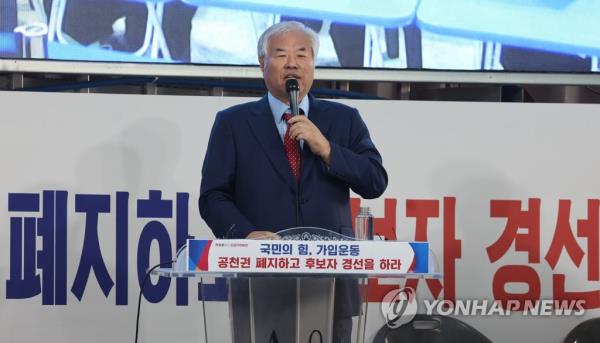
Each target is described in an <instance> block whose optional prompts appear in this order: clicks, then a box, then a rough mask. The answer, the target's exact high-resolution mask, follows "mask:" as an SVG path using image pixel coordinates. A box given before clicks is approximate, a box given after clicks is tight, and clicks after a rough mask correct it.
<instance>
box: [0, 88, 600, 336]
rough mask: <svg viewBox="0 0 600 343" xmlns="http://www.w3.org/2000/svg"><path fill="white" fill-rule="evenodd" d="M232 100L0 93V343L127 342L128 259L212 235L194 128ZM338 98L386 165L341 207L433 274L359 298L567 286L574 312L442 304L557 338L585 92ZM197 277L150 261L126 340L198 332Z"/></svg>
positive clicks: (597, 181) (169, 252)
mask: <svg viewBox="0 0 600 343" xmlns="http://www.w3.org/2000/svg"><path fill="white" fill-rule="evenodd" d="M248 100H249V99H247V98H244V99H241V98H218V97H186V96H142V95H101V94H72V93H70V94H66V93H65V94H28V93H17V92H0V101H1V103H2V109H3V111H2V116H1V117H0V143H1V146H2V156H3V164H2V166H3V168H2V178H1V179H0V185H1V186H0V189H2V191H3V195H2V196H1V197H0V208H1V209H2V211H1V212H0V223H2V224H1V225H2V228H3V229H2V230H0V242H1V243H0V251H2V255H1V256H2V258H0V276H1V278H2V282H0V299H1V300H0V302H1V305H0V330H1V331H2V334H1V336H0V337H1V338H0V341H3V342H11V343H12V342H14V343H21V342H23V343H25V342H27V343H29V342H38V341H40V340H42V339H43V340H46V341H57V342H58V341H61V342H79V341H86V342H90V343H96V342H97V343H100V342H107V341H116V342H123V341H125V342H127V341H133V336H134V329H135V311H136V301H137V295H138V291H139V284H140V282H141V280H142V279H143V276H144V275H143V274H144V272H145V270H146V269H147V268H148V267H149V266H152V265H154V264H156V263H159V262H164V261H169V260H171V259H172V258H173V257H174V256H175V252H176V251H177V248H178V247H179V246H180V245H181V244H183V243H184V242H185V240H186V239H187V238H188V235H191V236H194V237H195V238H206V239H211V238H213V236H212V235H211V233H210V231H209V230H208V228H207V226H206V224H205V223H204V222H203V221H202V219H201V218H200V216H199V213H198V209H197V205H196V204H197V199H198V189H199V184H200V177H201V168H202V160H203V157H204V152H205V148H206V144H207V141H208V136H209V133H210V129H211V126H212V123H213V120H214V115H215V113H216V112H217V111H218V110H220V109H223V108H225V107H228V106H231V105H233V104H237V103H240V102H244V101H248ZM344 102H346V103H349V104H351V105H352V106H355V107H357V108H358V109H359V110H360V111H361V114H362V115H363V118H364V120H365V122H366V123H367V125H368V127H369V129H370V132H371V135H372V138H373V140H374V141H375V144H376V145H377V146H378V148H379V149H380V152H381V154H382V156H383V162H384V166H385V167H386V169H387V171H388V174H389V185H388V188H387V190H386V192H385V194H384V196H383V197H382V198H380V199H376V200H368V201H366V200H359V199H357V198H354V199H353V200H352V208H353V211H354V212H355V213H358V206H360V205H367V206H370V207H371V208H372V210H373V214H374V216H375V217H376V218H375V234H376V236H378V237H379V238H380V239H381V238H387V239H392V240H394V239H397V240H403V241H414V240H428V241H429V242H430V244H431V248H432V250H433V251H434V252H435V254H436V256H437V261H438V263H439V266H440V270H441V271H442V272H443V275H444V276H443V279H442V280H431V281H429V282H425V280H390V279H380V280H378V281H377V280H371V282H370V286H369V299H370V300H371V301H372V302H379V301H381V299H382V298H383V297H384V296H385V294H387V293H388V292H389V291H390V290H393V289H397V288H398V287H399V286H402V287H416V288H417V291H418V292H417V293H418V298H419V299H420V301H425V300H433V299H438V300H444V299H446V300H451V301H460V300H474V299H485V300H490V301H495V300H497V301H509V300H517V301H519V302H520V301H525V300H536V299H539V300H562V299H576V300H583V301H584V302H585V306H584V307H585V309H584V311H583V312H584V313H583V315H580V316H575V315H573V316H564V315H563V316H557V315H548V316H526V315H524V314H523V313H521V312H520V311H515V310H513V311H512V312H511V314H510V315H509V316H504V317H502V318H500V317H499V316H498V315H494V314H491V315H487V313H486V314H485V315H477V316H471V315H457V316H454V315H453V313H450V314H451V315H453V316H454V317H455V318H458V319H460V320H462V321H464V322H466V323H468V324H469V325H471V326H473V327H474V328H475V329H477V330H479V331H480V332H482V333H483V334H484V335H485V336H487V337H488V338H489V339H491V340H492V341H493V342H496V343H498V342H499V343H502V342H507V343H508V342H555V343H558V342H561V341H562V339H563V338H564V337H565V336H566V334H567V333H568V332H569V331H570V330H571V329H572V328H574V327H575V326H576V325H577V324H578V323H580V322H582V321H584V320H586V319H588V318H593V317H598V316H599V315H600V310H599V308H600V281H598V280H599V277H598V274H599V266H598V261H599V257H598V240H599V238H598V237H599V235H598V231H599V229H598V211H599V207H600V205H599V200H598V199H600V194H599V193H600V191H599V190H600V178H599V177H598V175H600V160H599V159H598V158H597V155H598V153H597V147H598V146H599V139H598V137H599V135H598V128H599V127H600V116H599V115H598V113H599V109H600V107H599V106H598V105H567V104H495V103H440V102H401V101H344ZM82 251H85V253H84V254H82ZM199 282H200V280H198V279H189V280H186V279H167V278H160V279H159V278H156V277H152V279H151V284H148V285H147V287H146V289H145V292H144V298H143V304H142V313H141V326H140V339H141V341H144V342H157V343H158V342H167V341H168V342H172V341H202V337H203V334H202V332H203V325H202V322H203V320H202V319H203V314H202V313H203V312H202V307H201V304H200V300H199V299H200V297H203V298H204V299H206V300H207V301H209V303H208V305H207V308H206V309H207V311H208V312H207V314H209V315H210V316H211V317H213V318H217V317H218V316H220V315H223V316H224V315H225V313H226V310H227V306H226V303H225V302H224V301H225V299H226V295H227V293H226V289H225V288H224V283H223V280H219V279H215V280H204V291H203V293H202V294H200V292H199V288H198V284H199ZM213 283H214V284H213ZM419 306H420V307H419V312H424V311H425V310H426V309H425V308H424V307H423V306H422V303H419ZM377 307H378V306H370V307H369V309H370V310H371V311H373V313H370V314H369V327H370V331H369V332H367V337H368V338H369V339H371V338H372V337H373V336H374V334H375V332H376V330H377V329H378V328H380V327H381V326H382V325H384V324H383V323H384V322H383V316H382V315H381V313H380V312H379V309H377ZM223 318H225V317H223ZM221 324H222V332H226V331H228V330H229V327H228V325H227V324H226V320H224V321H222V322H221ZM221 337H225V338H220V339H217V340H213V341H218V342H220V341H226V336H221Z"/></svg>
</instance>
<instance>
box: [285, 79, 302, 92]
mask: <svg viewBox="0 0 600 343" xmlns="http://www.w3.org/2000/svg"><path fill="white" fill-rule="evenodd" d="M285 90H286V92H288V93H290V92H293V91H299V90H300V85H298V80H296V79H287V80H285Z"/></svg>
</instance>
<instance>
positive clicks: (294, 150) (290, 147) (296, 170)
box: [283, 112, 301, 182]
mask: <svg viewBox="0 0 600 343" xmlns="http://www.w3.org/2000/svg"><path fill="white" fill-rule="evenodd" d="M290 118H292V114H291V113H290V112H285V113H284V114H283V120H285V121H286V123H287V121H288V120H290ZM289 133H290V124H287V130H286V131H285V135H284V136H283V148H284V149H285V154H286V155H287V158H288V162H289V163H290V168H292V173H293V174H294V177H295V178H296V182H300V165H301V161H300V147H299V144H298V142H296V141H295V140H294V139H292V137H290V135H289Z"/></svg>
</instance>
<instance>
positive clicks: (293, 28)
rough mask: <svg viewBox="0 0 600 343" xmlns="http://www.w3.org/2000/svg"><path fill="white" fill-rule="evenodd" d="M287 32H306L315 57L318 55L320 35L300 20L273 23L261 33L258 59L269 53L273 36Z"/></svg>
mask: <svg viewBox="0 0 600 343" xmlns="http://www.w3.org/2000/svg"><path fill="white" fill-rule="evenodd" d="M286 32H302V33H304V34H305V35H306V36H307V37H308V39H309V40H310V42H311V48H312V54H313V57H314V58H316V57H317V53H318V52H319V36H318V35H317V33H316V32H315V31H313V30H312V29H311V28H309V27H307V26H306V25H304V24H302V23H300V22H297V21H284V22H280V23H277V24H275V25H272V26H271V27H269V28H268V29H266V30H265V32H263V33H262V35H260V38H259V39H258V44H257V52H258V59H261V58H263V57H265V56H266V55H267V49H268V44H269V40H271V38H272V37H274V36H278V35H280V34H282V33H286Z"/></svg>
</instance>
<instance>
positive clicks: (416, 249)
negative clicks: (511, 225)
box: [187, 239, 433, 276]
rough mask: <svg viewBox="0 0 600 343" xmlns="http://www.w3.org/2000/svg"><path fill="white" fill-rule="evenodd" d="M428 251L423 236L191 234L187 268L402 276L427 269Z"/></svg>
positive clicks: (234, 271) (223, 270)
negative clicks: (286, 238) (281, 237)
mask: <svg viewBox="0 0 600 343" xmlns="http://www.w3.org/2000/svg"><path fill="white" fill-rule="evenodd" d="M428 254H429V249H428V246H427V243H425V242H413V243H411V242H397V241H393V242H392V241H355V242H336V241H305V242H301V241H282V242H274V241H272V240H239V239H218V240H199V239H190V240H188V243H187V256H188V257H187V261H188V263H187V271H191V272H212V273H215V272H216V273H257V274H258V273H274V274H278V273H279V274H286V273H290V274H291V273H294V274H359V275H373V276H377V275H381V276H383V275H386V276H405V275H406V274H408V273H414V274H417V273H418V274H427V273H428V268H427V267H428V263H427V257H428ZM432 272H433V271H432ZM417 276H418V275H417Z"/></svg>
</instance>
